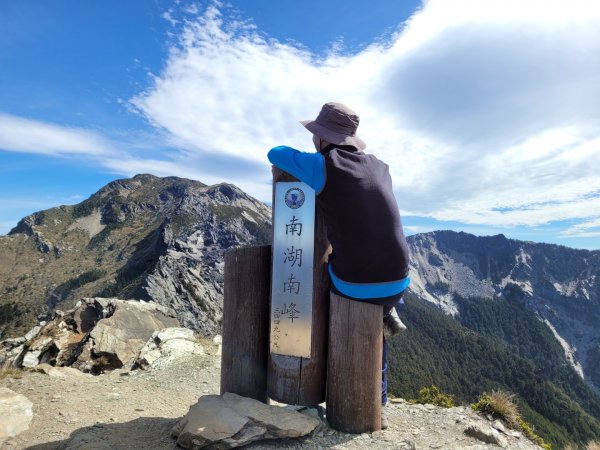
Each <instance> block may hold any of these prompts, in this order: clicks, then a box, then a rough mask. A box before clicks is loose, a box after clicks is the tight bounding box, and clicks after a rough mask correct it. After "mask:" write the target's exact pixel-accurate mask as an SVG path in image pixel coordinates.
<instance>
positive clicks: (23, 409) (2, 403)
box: [0, 387, 33, 442]
mask: <svg viewBox="0 0 600 450" xmlns="http://www.w3.org/2000/svg"><path fill="white" fill-rule="evenodd" d="M32 407H33V403H31V401H29V399H28V398H27V397H25V396H24V395H21V394H17V393H16V392H14V391H12V390H10V389H8V388H4V387H0V418H1V419H2V420H0V440H4V439H6V438H9V437H12V436H16V435H17V434H19V433H22V432H23V431H25V430H27V429H28V428H29V424H30V423H31V419H32V418H33V410H32ZM0 442H1V441H0Z"/></svg>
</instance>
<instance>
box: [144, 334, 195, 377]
mask: <svg viewBox="0 0 600 450" xmlns="http://www.w3.org/2000/svg"><path fill="white" fill-rule="evenodd" d="M203 353H204V349H203V348H202V346H201V345H200V344H198V343H197V342H196V336H195V335H194V331H193V330H190V329H187V328H178V327H171V328H164V329H163V330H159V331H155V332H154V333H153V334H152V337H151V338H150V339H148V341H147V342H146V343H145V344H144V346H143V347H142V349H141V350H140V352H139V354H138V356H137V358H136V360H135V363H134V365H133V368H135V369H137V368H139V369H147V368H149V367H156V366H158V365H163V364H170V363H172V362H173V361H174V360H176V359H178V358H180V357H184V356H187V355H190V354H196V355H202V354H203Z"/></svg>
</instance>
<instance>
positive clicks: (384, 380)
mask: <svg viewBox="0 0 600 450" xmlns="http://www.w3.org/2000/svg"><path fill="white" fill-rule="evenodd" d="M392 308H393V306H384V307H383V315H384V316H385V315H387V314H389V313H390V311H391V310H392ZM382 351H383V354H382V358H381V404H382V405H385V404H386V403H387V401H388V396H387V389H388V386H387V368H388V360H387V342H386V341H385V336H384V337H383V347H382Z"/></svg>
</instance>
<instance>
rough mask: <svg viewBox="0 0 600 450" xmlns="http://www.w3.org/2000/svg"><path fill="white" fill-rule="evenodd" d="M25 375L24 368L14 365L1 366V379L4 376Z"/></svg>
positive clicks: (18, 376) (17, 376) (15, 376)
mask: <svg viewBox="0 0 600 450" xmlns="http://www.w3.org/2000/svg"><path fill="white" fill-rule="evenodd" d="M22 376H23V370H21V369H17V368H15V367H12V366H3V367H0V380H2V379H4V378H21V377H22Z"/></svg>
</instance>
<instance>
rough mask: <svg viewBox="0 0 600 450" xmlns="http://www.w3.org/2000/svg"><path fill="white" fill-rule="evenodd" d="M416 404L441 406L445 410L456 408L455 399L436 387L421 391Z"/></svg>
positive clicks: (432, 386)
mask: <svg viewBox="0 0 600 450" xmlns="http://www.w3.org/2000/svg"><path fill="white" fill-rule="evenodd" d="M414 402H415V403H420V404H426V403H429V404H431V405H435V406H441V407H443V408H452V407H453V406H454V399H453V398H452V396H451V395H448V394H445V393H443V392H442V391H440V389H439V388H438V387H437V386H435V385H431V386H429V387H424V388H423V389H421V390H420V391H419V398H418V399H416V400H415V401H414Z"/></svg>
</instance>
